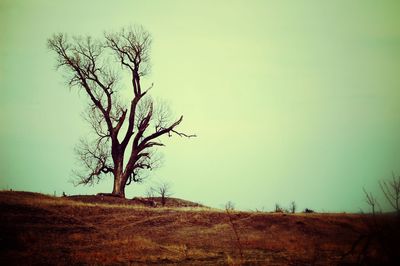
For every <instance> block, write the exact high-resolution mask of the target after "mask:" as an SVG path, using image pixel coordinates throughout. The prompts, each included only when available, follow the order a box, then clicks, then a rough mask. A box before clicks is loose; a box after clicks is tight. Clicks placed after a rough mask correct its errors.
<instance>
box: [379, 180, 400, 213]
mask: <svg viewBox="0 0 400 266" xmlns="http://www.w3.org/2000/svg"><path fill="white" fill-rule="evenodd" d="M379 185H380V187H381V190H382V192H383V194H384V195H385V197H386V199H387V201H388V202H389V204H390V205H391V206H392V208H393V209H394V210H395V211H396V212H397V214H400V175H398V176H396V175H395V174H394V173H392V180H388V181H386V180H383V181H381V182H379Z"/></svg>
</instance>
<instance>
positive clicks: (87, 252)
mask: <svg viewBox="0 0 400 266" xmlns="http://www.w3.org/2000/svg"><path fill="white" fill-rule="evenodd" d="M0 209H1V216H0V217H1V218H0V245H1V247H0V265H71V264H72V265H158V264H163V265H240V264H241V265H353V264H354V262H355V259H356V257H357V256H356V255H357V252H354V254H350V255H349V256H346V257H345V258H344V259H342V256H343V255H344V254H345V253H346V252H347V251H349V250H350V249H351V247H352V244H353V243H354V242H355V241H356V240H357V238H358V237H359V235H360V233H362V232H364V231H366V230H367V226H366V223H365V221H364V220H365V219H366V218H368V217H367V215H360V214H316V213H313V214H285V213H265V212H239V211H233V212H232V213H231V214H230V215H229V214H227V213H226V212H225V211H224V210H218V209H211V208H206V207H204V206H197V205H196V204H193V203H190V202H188V201H182V200H179V199H173V200H171V201H169V204H168V206H166V207H157V208H151V207H146V206H141V205H139V204H137V203H135V202H133V201H127V200H123V199H116V198H111V197H99V196H89V197H84V196H75V197H61V198H60V197H51V196H46V195H42V194H37V193H30V192H10V191H2V192H0ZM230 221H232V222H230ZM235 230H236V232H237V236H238V237H237V236H236V234H235ZM370 250H371V253H372V255H371V256H374V254H373V253H374V249H370ZM356 251H357V250H356ZM241 253H242V255H241ZM378 259H379V258H378Z"/></svg>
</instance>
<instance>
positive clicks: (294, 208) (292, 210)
mask: <svg viewBox="0 0 400 266" xmlns="http://www.w3.org/2000/svg"><path fill="white" fill-rule="evenodd" d="M296 207H297V206H296V202H294V201H292V202H291V203H290V207H289V210H290V212H291V213H296Z"/></svg>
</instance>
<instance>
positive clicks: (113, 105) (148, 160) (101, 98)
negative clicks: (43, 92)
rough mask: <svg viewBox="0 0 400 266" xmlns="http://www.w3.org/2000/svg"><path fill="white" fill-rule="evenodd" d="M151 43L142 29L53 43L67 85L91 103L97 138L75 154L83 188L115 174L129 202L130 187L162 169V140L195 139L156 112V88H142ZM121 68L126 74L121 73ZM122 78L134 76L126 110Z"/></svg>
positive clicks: (161, 108) (61, 37) (117, 188)
mask: <svg viewBox="0 0 400 266" xmlns="http://www.w3.org/2000/svg"><path fill="white" fill-rule="evenodd" d="M151 41H152V39H151V36H150V34H149V32H147V31H146V30H145V29H144V28H143V27H142V26H135V27H130V28H127V29H122V30H120V31H119V32H113V33H105V34H104V39H103V40H97V39H93V38H92V37H90V36H87V37H74V38H72V40H71V39H69V38H68V37H67V36H66V35H65V34H55V35H53V36H52V38H50V39H48V48H49V49H50V50H52V51H54V52H55V53H56V56H57V68H62V69H64V70H65V73H66V79H67V81H68V85H69V86H70V87H71V88H78V89H80V90H83V91H84V92H85V94H86V95H87V96H88V98H89V104H88V108H87V110H86V112H85V119H86V120H87V121H88V122H89V124H90V125H91V127H92V129H93V132H94V135H95V138H94V139H91V140H87V139H83V140H82V141H81V142H80V144H79V146H78V147H77V149H76V151H77V154H78V156H79V159H80V161H81V162H82V166H83V171H79V172H78V176H79V180H78V183H79V184H94V183H96V182H98V181H99V180H100V179H101V178H102V177H103V176H104V175H106V174H112V175H113V177H114V187H113V190H112V193H111V195H113V196H119V197H125V187H126V185H129V184H131V183H132V182H140V181H142V180H143V172H145V171H144V170H148V169H153V168H154V167H156V166H158V165H159V157H157V155H156V152H155V149H154V148H155V147H159V146H164V145H163V144H162V142H160V139H159V138H160V137H161V136H163V135H168V136H171V135H172V134H176V135H179V136H181V137H192V136H194V135H188V134H185V133H182V132H179V131H177V130H176V127H177V126H178V125H179V124H180V123H181V122H182V119H183V116H181V117H180V118H179V119H176V120H171V119H170V114H169V112H168V108H167V107H166V106H165V105H158V106H155V103H154V101H153V100H152V98H150V97H149V96H148V92H149V90H150V89H151V87H152V86H153V85H151V86H150V87H149V88H147V89H143V88H142V84H141V78H142V77H144V76H145V75H146V74H148V72H149V69H150V64H149V63H150V46H151ZM115 59H116V60H115ZM118 65H119V66H120V68H119V69H121V68H122V70H123V71H118V70H119V69H118ZM120 72H122V74H128V75H129V78H130V85H129V86H130V87H131V90H132V92H133V96H132V98H131V99H130V102H129V103H126V104H124V101H123V98H122V97H121V96H120V95H119V91H120V88H121V87H122V86H124V84H123V82H122V80H121V75H120ZM125 157H126V160H125Z"/></svg>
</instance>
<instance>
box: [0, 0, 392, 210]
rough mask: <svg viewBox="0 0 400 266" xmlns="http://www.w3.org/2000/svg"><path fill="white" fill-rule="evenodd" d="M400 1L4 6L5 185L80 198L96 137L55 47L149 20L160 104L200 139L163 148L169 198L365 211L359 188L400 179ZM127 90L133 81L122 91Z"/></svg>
mask: <svg viewBox="0 0 400 266" xmlns="http://www.w3.org/2000/svg"><path fill="white" fill-rule="evenodd" d="M399 14H400V2H399V1H319V0H316V1H132V0H129V1H77V0H73V1H71V0H69V1H53V0H47V1H45V0H38V1H21V0H2V1H1V2H0V32H1V34H0V90H1V96H0V123H1V124H0V125H1V126H0V173H1V174H0V178H1V179H0V188H3V189H10V188H12V189H15V190H30V191H37V192H43V193H49V194H52V193H53V192H54V191H56V192H57V194H60V193H61V192H62V191H65V192H66V193H67V194H86V193H90V194H94V193H97V192H111V189H112V183H111V177H110V178H109V179H108V180H107V181H103V182H102V183H100V184H99V185H97V186H94V187H82V186H81V187H74V186H73V185H72V184H71V183H70V182H69V180H70V179H71V178H72V174H71V170H72V169H73V168H74V167H76V161H75V155H74V152H73V148H74V146H75V144H77V141H78V140H79V138H80V137H82V136H83V135H84V134H86V132H87V128H88V127H87V125H86V124H85V122H84V120H83V119H82V118H81V112H82V111H83V110H84V107H85V104H84V102H85V94H84V93H83V92H81V93H78V92H77V90H72V91H70V90H69V89H68V88H67V86H66V83H65V80H64V79H63V76H62V72H59V71H56V70H55V56H54V54H53V53H51V52H50V51H48V50H47V48H46V40H47V38H49V37H51V35H52V34H54V33H58V32H64V33H68V34H69V35H70V36H72V35H79V34H90V35H93V36H95V37H101V36H102V33H103V31H105V30H106V31H111V30H119V29H120V28H121V27H123V26H129V25H134V24H142V25H143V26H144V27H145V28H146V29H147V30H149V31H150V32H151V34H152V36H153V39H154V42H153V47H152V53H151V55H152V73H151V75H150V76H148V78H147V79H146V80H145V81H144V82H145V83H146V84H150V83H151V82H154V84H155V86H154V88H153V89H152V91H151V93H152V96H154V97H155V98H161V99H164V100H166V101H167V102H168V103H169V104H170V107H171V109H172V110H173V111H174V114H175V115H176V116H177V117H178V116H179V115H180V114H183V115H184V121H183V124H182V127H181V129H182V130H184V131H187V132H190V133H196V134H197V135H198V137H197V138H195V139H190V140H188V139H181V138H179V137H174V138H171V139H166V140H165V143H166V144H167V146H166V147H165V148H164V149H162V152H163V154H164V158H165V163H164V166H163V167H162V168H161V169H159V170H157V171H154V172H152V173H151V177H150V179H149V180H148V182H147V183H144V184H141V185H133V186H129V187H127V195H128V196H129V197H132V196H137V195H140V194H142V193H143V192H144V191H145V190H146V188H147V187H148V186H149V185H151V184H153V183H156V182H159V181H160V180H168V181H169V182H170V183H172V185H173V191H174V192H175V194H174V196H176V197H181V198H185V199H188V200H193V201H198V202H202V203H204V204H206V205H209V206H213V207H222V206H223V205H224V204H225V203H226V202H227V201H232V202H234V203H235V204H236V206H237V207H238V208H239V209H243V210H249V209H252V210H254V209H256V208H257V209H261V208H263V207H264V208H265V209H266V210H271V209H272V208H273V206H274V204H275V203H280V204H281V205H283V206H288V205H289V203H290V202H291V201H293V200H295V201H296V202H297V204H298V206H299V208H301V209H303V208H305V207H308V208H312V209H316V210H319V211H322V210H325V211H354V212H357V211H359V208H365V204H364V195H363V192H362V188H363V187H365V188H366V189H367V190H370V191H373V192H376V193H377V195H380V194H379V193H378V184H377V181H378V180H380V179H382V178H388V177H390V176H391V172H392V171H396V172H397V173H400V165H399V163H400V134H399V133H400V16H399ZM127 85H128V84H127Z"/></svg>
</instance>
